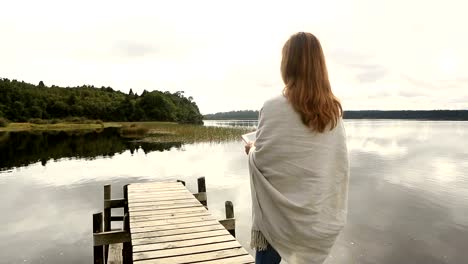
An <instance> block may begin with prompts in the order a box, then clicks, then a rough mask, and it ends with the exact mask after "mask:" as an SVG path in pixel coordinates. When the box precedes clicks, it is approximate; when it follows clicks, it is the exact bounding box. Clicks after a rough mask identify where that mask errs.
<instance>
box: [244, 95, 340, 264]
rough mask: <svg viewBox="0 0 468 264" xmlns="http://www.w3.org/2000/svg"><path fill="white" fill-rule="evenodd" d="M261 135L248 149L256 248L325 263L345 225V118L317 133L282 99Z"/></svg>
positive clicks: (293, 261) (266, 109)
mask: <svg viewBox="0 0 468 264" xmlns="http://www.w3.org/2000/svg"><path fill="white" fill-rule="evenodd" d="M256 137H257V138H256V141H255V147H253V148H251V150H250V151H249V170H250V180H251V191H252V214H253V215H252V216H253V225H252V241H251V246H252V247H254V248H257V249H262V248H264V247H265V246H266V243H265V242H268V243H270V244H271V245H272V246H273V247H274V248H275V249H276V251H277V252H278V253H279V254H280V255H281V257H282V258H283V259H284V260H286V261H287V262H288V263H289V264H302V263H304V264H316V263H323V262H324V260H325V259H326V257H327V256H328V253H329V251H330V249H331V247H332V246H333V244H334V242H335V240H336V237H337V236H338V234H339V232H340V231H341V229H342V228H343V226H344V224H345V222H346V210H347V187H348V178H349V161H348V151H347V146H346V133H345V130H344V126H343V120H342V119H340V120H339V121H338V124H337V126H336V127H335V128H334V129H332V130H331V131H330V130H329V129H328V130H326V131H325V132H324V133H319V132H313V131H311V130H310V129H309V128H308V127H306V126H305V125H304V124H303V123H302V121H301V118H300V115H299V114H298V113H297V112H295V111H294V109H293V108H292V106H291V105H290V104H289V102H288V101H287V99H286V98H285V97H284V96H282V95H281V96H277V97H274V98H272V99H270V100H268V101H267V102H265V104H264V106H263V108H262V111H261V113H260V118H259V124H258V130H257V135H256ZM265 239H266V241H265Z"/></svg>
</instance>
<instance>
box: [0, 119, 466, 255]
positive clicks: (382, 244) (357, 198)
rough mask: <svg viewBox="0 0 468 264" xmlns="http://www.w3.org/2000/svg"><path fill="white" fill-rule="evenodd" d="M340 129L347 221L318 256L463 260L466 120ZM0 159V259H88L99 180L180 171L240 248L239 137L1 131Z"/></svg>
mask: <svg viewBox="0 0 468 264" xmlns="http://www.w3.org/2000/svg"><path fill="white" fill-rule="evenodd" d="M224 122H225V121H224ZM234 123H235V122H234ZM209 125H217V124H216V122H215V121H210V122H209ZM220 125H232V124H226V123H224V124H220ZM248 125H252V124H250V123H249V124H248ZM253 125H255V124H253ZM346 129H347V134H348V147H349V151H350V157H351V181H350V192H349V215H348V224H347V226H346V227H345V229H344V232H343V233H342V234H341V235H340V237H339V239H338V241H337V243H336V245H335V247H334V249H333V251H332V254H331V256H330V258H329V259H328V260H327V264H331V263H338V264H342V263H385V264H386V263H388V264H395V263H457V264H459V263H460V264H461V263H468V251H467V250H466V247H467V245H468V148H467V143H466V142H467V137H468V122H431V121H399V120H390V121H379V120H373V121H371V120H359V121H346ZM0 158H1V160H0V167H1V171H0V188H1V192H0V200H1V201H2V202H1V203H0V212H1V217H0V226H1V232H0V263H91V262H92V235H91V232H92V229H91V226H92V221H91V220H92V214H93V213H95V212H98V211H102V196H103V185H105V184H112V188H113V189H112V196H113V197H121V196H122V192H121V189H122V186H123V185H124V184H127V183H131V182H143V181H153V180H168V179H181V180H185V181H186V182H187V186H188V188H189V189H190V190H191V191H192V192H196V179H197V178H198V177H200V176H205V177H206V182H207V189H208V206H209V209H210V211H211V212H212V213H213V214H214V215H215V216H217V217H218V218H220V219H221V218H223V215H224V201H226V200H231V201H233V203H234V206H235V213H236V218H237V234H238V238H239V240H240V241H241V243H242V244H243V245H244V246H246V247H247V246H248V240H249V232H250V231H249V228H250V224H251V223H250V208H251V202H250V189H249V188H250V186H249V179H248V168H247V160H246V155H245V154H244V153H243V144H242V142H241V141H240V140H239V141H238V142H227V143H222V144H210V143H203V144H190V145H182V144H177V143H174V144H164V145H144V146H140V145H138V144H134V143H130V142H127V141H124V140H122V139H120V138H119V137H117V136H115V133H113V132H112V131H108V130H106V131H105V132H102V133H88V134H66V133H55V134H54V133H53V134H41V133H39V134H33V135H31V134H14V133H13V134H6V133H3V134H0Z"/></svg>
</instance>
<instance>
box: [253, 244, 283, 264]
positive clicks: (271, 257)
mask: <svg viewBox="0 0 468 264" xmlns="http://www.w3.org/2000/svg"><path fill="white" fill-rule="evenodd" d="M280 262H281V256H280V255H279V254H278V252H276V250H275V249H274V248H273V247H272V246H270V245H268V247H267V249H266V250H264V251H257V252H256V253H255V264H279V263H280Z"/></svg>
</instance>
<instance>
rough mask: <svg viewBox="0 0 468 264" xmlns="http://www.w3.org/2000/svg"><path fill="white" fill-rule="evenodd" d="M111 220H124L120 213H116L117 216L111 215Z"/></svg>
mask: <svg viewBox="0 0 468 264" xmlns="http://www.w3.org/2000/svg"><path fill="white" fill-rule="evenodd" d="M110 220H111V221H114V222H115V221H123V220H124V216H122V215H118V216H111V218H110Z"/></svg>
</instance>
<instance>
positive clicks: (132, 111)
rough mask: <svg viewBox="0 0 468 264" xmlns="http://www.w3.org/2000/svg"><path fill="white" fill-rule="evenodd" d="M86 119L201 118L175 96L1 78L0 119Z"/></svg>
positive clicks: (191, 104) (189, 100)
mask: <svg viewBox="0 0 468 264" xmlns="http://www.w3.org/2000/svg"><path fill="white" fill-rule="evenodd" d="M67 117H85V118H88V119H99V120H103V121H171V122H180V123H194V124H202V119H203V116H202V115H201V114H200V111H199V109H198V106H197V104H196V103H195V102H194V101H193V98H192V97H185V96H184V92H183V91H178V92H175V93H171V92H167V91H166V92H161V91H151V92H148V91H146V90H145V91H143V93H141V94H140V95H138V94H136V93H134V92H133V91H132V89H130V92H129V93H128V94H126V93H123V92H121V91H116V90H114V89H112V88H111V87H101V88H97V87H94V86H92V85H83V86H78V87H66V88H63V87H58V86H55V85H52V86H50V87H48V86H46V85H45V84H44V82H42V81H41V82H39V84H38V85H34V84H30V83H26V82H24V81H21V82H20V81H17V80H9V79H6V78H0V118H6V119H8V120H10V121H13V122H26V121H28V120H29V119H32V118H34V119H63V118H67Z"/></svg>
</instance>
